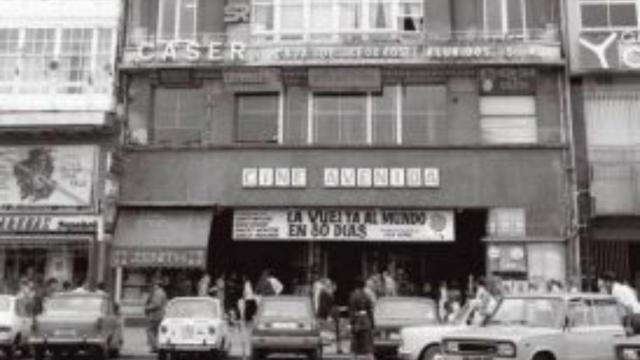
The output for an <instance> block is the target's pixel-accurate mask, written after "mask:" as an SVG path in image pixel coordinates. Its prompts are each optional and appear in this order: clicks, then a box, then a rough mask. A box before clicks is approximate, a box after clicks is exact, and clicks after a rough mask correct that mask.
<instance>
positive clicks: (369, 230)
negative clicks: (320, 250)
mask: <svg viewBox="0 0 640 360" xmlns="http://www.w3.org/2000/svg"><path fill="white" fill-rule="evenodd" d="M233 239H234V240H308V241H389V242H427V241H438V242H446V241H454V239H455V235H454V216H453V211H444V210H443V211H436V210H413V209H412V210H407V209H403V210H393V209H288V210H237V211H235V212H234V215H233Z"/></svg>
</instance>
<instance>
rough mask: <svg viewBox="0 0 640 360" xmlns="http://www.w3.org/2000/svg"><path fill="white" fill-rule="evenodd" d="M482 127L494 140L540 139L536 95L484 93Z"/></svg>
mask: <svg viewBox="0 0 640 360" xmlns="http://www.w3.org/2000/svg"><path fill="white" fill-rule="evenodd" d="M480 130H481V135H482V140H483V141H484V142H486V143H490V144H496V143H510V144H526V143H535V142H537V141H538V127H537V114H536V103H535V96H482V97H481V98H480Z"/></svg>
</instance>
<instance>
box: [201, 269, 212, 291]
mask: <svg viewBox="0 0 640 360" xmlns="http://www.w3.org/2000/svg"><path fill="white" fill-rule="evenodd" d="M212 290H213V289H212V286H211V275H209V273H207V272H203V273H202V276H201V277H200V280H198V296H210V295H211V291H212Z"/></svg>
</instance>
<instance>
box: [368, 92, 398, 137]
mask: <svg viewBox="0 0 640 360" xmlns="http://www.w3.org/2000/svg"><path fill="white" fill-rule="evenodd" d="M397 90H398V88H397V87H392V86H386V87H384V88H383V89H382V93H380V94H373V95H372V96H371V98H372V114H371V120H372V126H371V130H372V136H371V137H372V142H373V143H374V144H397V143H398V106H397V104H398V96H397V95H398V91H397Z"/></svg>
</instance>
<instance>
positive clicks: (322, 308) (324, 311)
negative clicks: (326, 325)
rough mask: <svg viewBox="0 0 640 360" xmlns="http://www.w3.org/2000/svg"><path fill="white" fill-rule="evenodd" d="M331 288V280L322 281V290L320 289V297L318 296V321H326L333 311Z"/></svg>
mask: <svg viewBox="0 0 640 360" xmlns="http://www.w3.org/2000/svg"><path fill="white" fill-rule="evenodd" d="M333 303H334V298H333V286H332V284H331V280H329V279H327V278H324V279H322V288H321V289H320V295H319V296H318V311H317V312H316V316H317V317H318V319H320V320H323V321H326V320H327V319H329V316H330V315H331V309H333Z"/></svg>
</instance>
